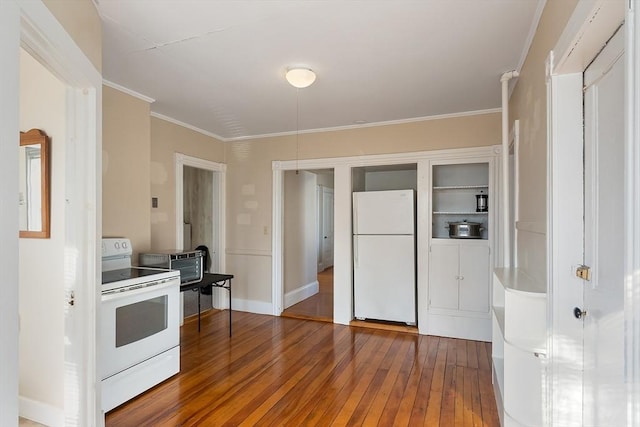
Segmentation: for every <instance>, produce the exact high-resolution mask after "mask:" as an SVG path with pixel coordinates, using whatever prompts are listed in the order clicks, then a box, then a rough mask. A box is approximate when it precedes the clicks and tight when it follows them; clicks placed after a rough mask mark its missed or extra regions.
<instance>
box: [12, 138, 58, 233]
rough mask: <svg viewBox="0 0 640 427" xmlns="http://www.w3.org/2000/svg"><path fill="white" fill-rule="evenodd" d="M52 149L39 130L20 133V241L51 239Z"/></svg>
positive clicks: (47, 139)
mask: <svg viewBox="0 0 640 427" xmlns="http://www.w3.org/2000/svg"><path fill="white" fill-rule="evenodd" d="M49 148H50V147H49V137H48V136H47V134H46V133H44V132H43V131H41V130H40V129H31V130H30V131H28V132H20V167H19V169H18V170H19V173H20V179H19V182H20V184H19V194H18V205H19V211H20V237H32V238H40V239H48V238H49V235H50V224H49V222H50V218H51V211H50V205H49V201H50V185H51V184H50V171H49V164H50V159H49V155H50V154H49V153H50V150H49Z"/></svg>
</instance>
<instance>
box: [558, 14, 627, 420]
mask: <svg viewBox="0 0 640 427" xmlns="http://www.w3.org/2000/svg"><path fill="white" fill-rule="evenodd" d="M624 15H625V13H624V4H623V2H604V3H601V4H599V5H597V6H596V5H593V4H592V5H587V4H584V5H582V4H581V5H580V6H579V7H576V9H575V11H574V13H573V15H572V17H571V18H570V20H569V22H568V24H567V27H566V29H565V33H567V34H563V37H562V38H561V39H560V40H559V42H558V45H557V46H556V47H555V49H554V51H553V55H556V56H555V58H553V57H552V56H553V55H552V56H550V61H551V63H550V64H549V65H550V67H549V70H548V71H549V75H548V77H549V85H548V95H549V99H548V111H549V121H548V135H549V145H548V150H549V151H548V156H549V162H548V172H547V174H548V175H547V176H548V182H549V192H548V198H547V203H548V225H547V233H548V235H547V266H548V289H547V290H548V295H549V298H548V305H547V310H548V313H549V314H548V319H549V323H548V328H549V331H550V334H549V341H548V348H549V354H548V359H549V362H548V374H549V375H547V379H546V381H545V382H546V384H545V385H546V388H547V395H546V396H545V398H546V401H547V404H548V405H547V411H548V412H547V414H546V416H547V420H548V423H549V424H553V425H556V424H558V425H561V424H567V423H570V424H578V425H626V424H627V422H628V421H629V422H631V423H632V424H633V422H632V421H631V420H626V421H621V419H620V417H622V418H623V420H624V419H626V417H627V415H628V414H630V412H629V411H628V408H630V406H627V405H628V404H629V403H631V402H632V399H633V396H632V395H631V393H630V391H631V390H630V389H629V388H627V387H628V385H629V384H632V383H633V380H632V378H633V372H632V370H631V369H630V366H632V365H633V364H634V363H635V360H636V359H637V351H635V349H634V345H635V342H636V341H637V339H636V337H635V336H633V335H632V332H631V330H630V329H629V328H628V327H626V325H625V323H626V321H627V315H628V316H629V317H628V318H629V319H632V318H633V317H634V314H632V313H634V310H631V309H630V308H631V307H633V304H634V301H637V300H634V296H633V295H631V294H630V293H629V290H630V288H627V289H625V282H627V283H628V284H631V283H633V280H634V279H633V269H630V268H629V266H630V265H632V264H631V263H629V264H627V263H625V262H624V259H626V260H629V259H630V256H629V255H630V254H633V253H634V252H633V249H632V248H633V245H634V244H637V241H638V236H637V234H636V235H634V234H633V230H634V227H629V225H630V224H633V222H630V221H629V220H628V217H627V216H626V215H625V214H624V213H623V212H626V213H629V214H633V213H637V212H636V211H637V208H635V207H634V205H633V204H632V202H631V200H632V198H631V197H629V195H630V194H629V193H626V196H625V194H624V191H625V190H624V188H625V187H627V188H628V185H629V184H631V186H632V187H633V183H634V175H635V174H637V169H635V173H634V163H633V162H631V161H629V157H633V155H634V154H635V153H636V151H635V150H634V149H633V146H634V142H633V138H634V134H633V133H632V132H630V133H629V136H628V137H625V136H624V135H625V128H626V129H628V128H629V127H628V126H626V125H625V124H624V117H625V116H627V117H631V120H633V121H634V122H635V123H636V125H637V115H627V114H628V112H629V111H633V108H632V106H631V104H630V103H629V102H628V100H627V101H625V98H626V94H625V92H626V91H632V90H633V89H634V87H630V88H627V89H625V88H624V86H625V85H626V84H627V83H632V82H633V80H632V79H629V77H630V74H631V75H635V73H636V72H637V71H633V70H634V67H633V65H632V64H633V61H625V60H624V59H623V56H622V54H623V51H624V44H625V43H624V40H625V34H626V35H629V33H628V32H627V31H628V29H626V28H624V27H623V28H622V29H621V28H619V27H620V25H621V22H622V21H623V20H624V17H625V16H624ZM627 17H629V15H627ZM625 27H627V28H628V24H625ZM573 31H574V32H575V33H573ZM616 32H618V33H619V34H618V35H617V36H620V40H619V41H618V43H621V44H620V45H618V47H617V48H616V47H615V45H616V40H615V39H616V37H617V36H616V37H613V38H612V39H611V40H609V41H608V42H607V38H606V37H607V36H611V35H612V34H615V33H616ZM636 37H637V35H636ZM629 41H630V40H629ZM633 43H634V42H631V45H633ZM603 46H606V47H604V48H603ZM610 48H611V49H613V50H609V49H610ZM621 48H622V49H621ZM631 53H632V52H631V51H629V52H626V53H624V55H629V54H631ZM603 55H604V56H603ZM589 58H596V59H595V60H593V62H592V64H591V66H588V62H589V61H588V60H587V61H586V62H585V61H584V59H589ZM554 61H555V62H554ZM625 63H626V66H625ZM592 67H595V68H592ZM629 73H630V74H629ZM635 90H637V87H636V88H635ZM635 95H636V96H637V92H635ZM635 144H637V141H636V142H635ZM636 146H637V145H636ZM625 150H626V153H628V154H631V156H629V157H628V158H627V159H625V158H624V157H625V154H624V153H625ZM576 159H579V160H582V161H577V162H576V161H575V160H576ZM635 165H637V163H636V164H635ZM627 167H630V169H627ZM636 167H637V166H636ZM607 180H609V182H607ZM613 186H617V188H616V187H613ZM607 200H608V201H607ZM613 203H615V206H614V205H613ZM614 208H615V209H617V210H618V211H619V213H612V212H611V211H610V209H614ZM620 215H622V217H621V216H620ZM605 216H611V217H610V218H605ZM620 218H623V219H622V220H620ZM607 222H608V223H607ZM614 224H615V226H616V227H620V229H619V230H613V231H611V228H610V227H611V226H612V225H614ZM607 230H609V232H608V233H607V232H606V231H607ZM603 232H604V233H605V235H603V234H602V233H603ZM618 232H623V234H617V233H618ZM600 238H602V239H601V240H599V241H598V239H600ZM612 239H613V240H612ZM603 249H604V250H607V252H609V251H610V252H611V253H610V254H609V253H598V252H601V251H602V250H603ZM594 255H595V257H594ZM609 255H612V256H613V258H620V259H611V258H609V259H607V257H608V256H609ZM620 262H622V268H620V265H621V264H620ZM588 264H591V265H588ZM583 265H588V267H590V268H591V270H590V277H589V270H587V269H585V268H584V267H583ZM603 276H609V279H608V280H607V281H608V282H609V283H606V284H605V283H602V282H601V279H602V278H603ZM616 276H618V278H616ZM622 277H624V280H622ZM610 286H612V287H613V288H610ZM600 289H608V292H609V294H608V295H606V297H605V298H603V300H602V301H597V298H598V297H596V294H597V293H598V292H599V290H600ZM594 297H595V298H594ZM625 305H626V307H625ZM622 325H625V326H624V327H623V326H622ZM632 350H633V351H632ZM603 357H604V359H603ZM621 388H622V392H621V391H620V390H621ZM609 399H614V400H615V403H613V402H611V401H610V400H609Z"/></svg>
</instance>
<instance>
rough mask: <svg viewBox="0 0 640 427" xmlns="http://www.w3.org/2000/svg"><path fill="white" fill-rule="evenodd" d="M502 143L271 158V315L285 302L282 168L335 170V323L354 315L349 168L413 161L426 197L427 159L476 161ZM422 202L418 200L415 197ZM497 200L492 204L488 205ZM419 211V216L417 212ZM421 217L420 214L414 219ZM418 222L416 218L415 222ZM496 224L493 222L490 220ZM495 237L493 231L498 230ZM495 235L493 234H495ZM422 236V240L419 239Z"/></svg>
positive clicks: (423, 328) (423, 285) (422, 321)
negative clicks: (464, 146) (391, 152)
mask: <svg viewBox="0 0 640 427" xmlns="http://www.w3.org/2000/svg"><path fill="white" fill-rule="evenodd" d="M501 152H502V148H501V146H500V145H490V146H484V147H474V148H458V149H448V150H433V151H420V152H410V153H394V154H376V155H366V156H357V157H355V156H354V157H334V158H323V159H304V160H297V161H296V160H286V161H274V162H272V169H273V175H272V176H273V179H272V185H273V187H272V189H273V204H272V209H273V211H272V214H273V215H272V230H273V234H272V241H271V242H272V249H271V254H272V269H271V274H272V276H271V283H272V301H273V315H274V316H279V315H280V314H281V313H282V310H283V306H284V296H283V294H284V285H283V280H284V278H283V263H284V260H283V258H284V253H283V238H284V225H283V221H284V210H283V202H284V172H285V171H288V170H289V171H291V170H314V169H333V171H334V230H335V232H334V270H333V273H334V274H333V288H334V309H333V321H334V323H339V324H344V325H348V324H349V322H350V321H351V320H353V286H352V274H353V265H352V262H353V260H352V245H353V241H352V213H351V206H352V192H353V188H352V177H351V170H352V168H355V167H363V166H389V165H403V164H412V165H413V164H415V165H417V168H418V182H417V185H418V193H419V194H420V195H419V200H421V199H424V198H426V196H425V194H424V193H425V192H426V191H428V190H427V188H428V178H426V180H425V178H424V176H422V175H423V174H425V173H426V174H427V175H428V172H424V170H425V168H426V169H427V170H428V168H429V165H430V162H432V161H443V162H446V161H447V160H455V161H457V162H465V161H468V162H474V161H477V160H478V159H484V160H482V161H488V162H489V161H491V159H493V158H495V157H496V156H497V155H500V153H501ZM498 168H499V165H496V167H495V168H494V171H495V174H497V175H494V176H492V177H491V179H492V181H491V182H492V184H491V185H494V184H493V183H494V182H495V185H497V183H498V180H497V179H498V178H499V173H500V172H499V171H498V170H497V169H498ZM419 203H420V202H419ZM419 206H420V207H419V212H418V216H419V218H422V217H425V216H426V215H427V212H428V208H427V207H426V206H425V205H424V204H421V205H419ZM492 206H495V205H492ZM421 215H422V216H421ZM418 221H420V219H418ZM419 224H420V222H419ZM418 227H419V232H420V231H422V232H424V228H423V227H421V226H420V225H418ZM491 228H493V229H494V230H495V229H497V226H494V225H491ZM496 237H497V236H496ZM496 237H494V238H493V239H494V240H495V239H496ZM423 240H425V239H424V238H419V240H418V255H417V257H418V258H417V259H418V280H417V298H418V327H419V331H420V333H421V334H427V332H428V329H427V323H428V321H427V319H428V317H427V313H426V311H427V304H426V301H427V298H428V291H427V288H428V281H427V280H426V279H425V278H424V276H426V271H425V269H424V268H421V267H420V263H421V261H420V260H423V259H424V257H425V256H426V255H425V252H424V251H425V250H427V251H428V245H425V244H424V242H422V241H423ZM421 242H422V243H421Z"/></svg>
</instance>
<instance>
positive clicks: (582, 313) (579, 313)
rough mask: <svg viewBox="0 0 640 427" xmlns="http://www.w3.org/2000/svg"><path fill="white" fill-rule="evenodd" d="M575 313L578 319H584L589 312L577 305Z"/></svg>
mask: <svg viewBox="0 0 640 427" xmlns="http://www.w3.org/2000/svg"><path fill="white" fill-rule="evenodd" d="M573 315H574V316H575V318H576V319H582V318H583V317H584V316H586V315H587V312H586V311H582V309H581V308H580V307H575V308H574V309H573Z"/></svg>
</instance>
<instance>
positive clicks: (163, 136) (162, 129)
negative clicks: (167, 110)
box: [144, 117, 225, 249]
mask: <svg viewBox="0 0 640 427" xmlns="http://www.w3.org/2000/svg"><path fill="white" fill-rule="evenodd" d="M176 153H182V154H186V155H188V156H191V157H196V158H199V159H204V160H209V161H212V162H218V163H224V155H225V153H224V144H223V143H222V142H220V141H218V140H216V139H214V138H211V137H209V136H206V135H203V134H201V133H198V132H194V131H192V130H190V129H187V128H184V127H182V126H178V125H175V124H173V123H170V122H167V121H165V120H161V119H158V118H155V117H151V157H150V158H151V171H150V175H147V176H150V179H151V196H152V197H157V198H158V207H157V208H154V209H152V208H151V203H149V204H147V205H146V206H145V211H144V212H145V214H146V215H147V216H148V217H150V220H151V247H152V248H153V249H173V248H175V247H176V220H175V218H176V191H175V182H176V178H175V154H176Z"/></svg>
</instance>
